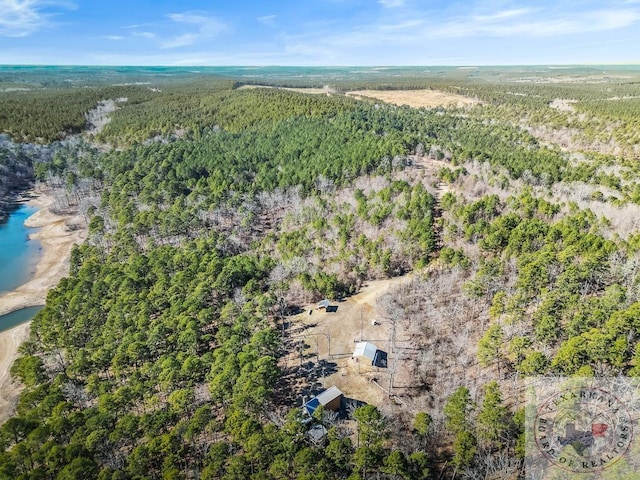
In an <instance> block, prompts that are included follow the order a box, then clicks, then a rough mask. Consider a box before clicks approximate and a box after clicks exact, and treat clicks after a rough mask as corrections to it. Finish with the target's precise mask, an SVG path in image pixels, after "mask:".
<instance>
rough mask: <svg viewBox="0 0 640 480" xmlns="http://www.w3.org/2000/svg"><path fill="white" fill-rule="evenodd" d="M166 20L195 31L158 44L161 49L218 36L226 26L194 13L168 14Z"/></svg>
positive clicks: (184, 45)
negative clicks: (187, 26) (189, 27)
mask: <svg viewBox="0 0 640 480" xmlns="http://www.w3.org/2000/svg"><path fill="white" fill-rule="evenodd" d="M167 18H169V19H170V20H172V21H173V22H175V23H177V24H184V25H189V26H192V27H194V28H195V29H196V31H189V32H186V33H181V34H179V35H175V36H173V37H171V38H168V39H167V40H163V41H161V42H160V47H161V48H178V47H186V46H189V45H193V44H194V43H196V42H198V41H200V40H203V39H206V38H213V37H216V36H218V35H220V34H221V33H222V32H224V31H225V30H226V29H227V25H225V24H224V23H222V22H221V21H220V20H218V19H217V18H214V17H208V16H205V15H201V14H199V13H195V12H183V13H170V14H169V15H167Z"/></svg>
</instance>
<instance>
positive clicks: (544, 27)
mask: <svg viewBox="0 0 640 480" xmlns="http://www.w3.org/2000/svg"><path fill="white" fill-rule="evenodd" d="M534 13H535V14H534ZM546 13H547V12H543V11H540V10H534V9H526V8H522V9H514V10H505V11H501V12H496V13H492V14H489V15H475V16H468V17H459V18H455V19H453V20H449V21H446V22H442V23H440V25H439V26H437V27H435V28H432V29H431V30H429V32H428V34H429V36H430V37H450V38H453V37H472V36H494V37H505V36H520V35H525V36H530V37H549V36H558V35H569V34H581V33H589V32H602V31H609V30H618V29H620V28H625V27H629V26H631V25H634V24H636V23H638V22H639V21H640V10H638V9H632V8H626V9H624V8H622V9H620V8H619V9H616V8H611V9H604V10H592V11H583V12H563V13H555V14H550V15H548V14H546ZM530 14H534V15H530Z"/></svg>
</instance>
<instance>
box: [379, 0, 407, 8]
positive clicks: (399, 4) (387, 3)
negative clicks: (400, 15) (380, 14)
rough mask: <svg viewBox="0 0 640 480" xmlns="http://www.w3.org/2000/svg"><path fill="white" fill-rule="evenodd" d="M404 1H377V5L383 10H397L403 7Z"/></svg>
mask: <svg viewBox="0 0 640 480" xmlns="http://www.w3.org/2000/svg"><path fill="white" fill-rule="evenodd" d="M404 2H405V0H378V3H379V4H380V5H382V6H383V7H385V8H398V7H402V6H403V5H404Z"/></svg>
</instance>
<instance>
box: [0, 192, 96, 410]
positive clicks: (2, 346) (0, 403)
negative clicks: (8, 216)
mask: <svg viewBox="0 0 640 480" xmlns="http://www.w3.org/2000/svg"><path fill="white" fill-rule="evenodd" d="M37 195H38V196H37V197H36V198H33V199H31V200H29V202H28V204H29V205H31V206H33V207H36V208H39V210H38V212H36V213H35V214H33V215H32V216H31V217H29V218H28V219H27V220H26V222H25V225H27V226H28V227H35V228H39V230H38V231H37V232H36V233H34V234H32V236H31V237H32V238H34V239H37V240H39V241H40V245H41V247H42V255H41V257H40V260H39V261H38V264H37V265H36V271H35V274H34V276H33V278H32V279H31V280H30V281H29V282H27V283H25V284H23V285H20V286H19V287H18V288H16V289H15V290H13V291H11V292H7V293H5V294H3V295H0V315H4V314H7V313H10V312H12V311H14V310H19V309H21V308H25V307H31V306H34V305H43V304H44V303H45V300H46V297H47V293H48V292H49V290H50V289H51V288H53V287H55V286H56V285H57V284H58V282H59V281H60V279H61V278H63V277H64V276H66V275H67V274H68V273H69V256H70V254H71V247H72V246H73V245H74V244H80V243H82V242H83V241H84V239H85V238H86V228H81V229H77V230H70V229H69V228H68V225H72V224H73V225H84V219H82V218H81V217H78V216H76V215H56V214H54V213H52V212H51V210H50V207H51V206H52V205H53V201H54V200H53V197H51V196H48V195H47V194H41V193H39V194H37ZM28 331H29V324H24V325H20V326H18V327H15V328H13V329H11V330H8V331H6V332H2V333H0V423H1V422H3V421H4V420H6V418H8V417H9V416H10V415H11V413H12V411H13V406H14V404H15V403H14V402H15V400H16V399H17V397H18V394H19V392H20V388H19V387H18V386H17V385H15V384H14V383H13V382H12V379H11V376H10V375H9V370H10V368H11V365H13V362H14V360H15V358H16V355H17V350H18V347H19V346H20V344H21V343H22V342H23V341H24V339H25V338H26V337H27V333H28Z"/></svg>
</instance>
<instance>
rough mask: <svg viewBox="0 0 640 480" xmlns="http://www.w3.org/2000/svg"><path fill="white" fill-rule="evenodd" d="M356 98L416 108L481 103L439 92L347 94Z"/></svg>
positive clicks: (376, 91)
mask: <svg viewBox="0 0 640 480" xmlns="http://www.w3.org/2000/svg"><path fill="white" fill-rule="evenodd" d="M347 95H349V96H352V97H354V98H364V97H366V98H375V99H378V100H382V101H383V102H387V103H392V104H394V105H408V106H410V107H414V108H421V107H424V108H435V107H458V108H462V107H466V106H470V105H477V104H479V103H481V102H480V101H479V100H478V99H475V98H471V97H465V96H463V95H456V94H453V93H446V92H441V91H439V90H357V91H354V92H347Z"/></svg>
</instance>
